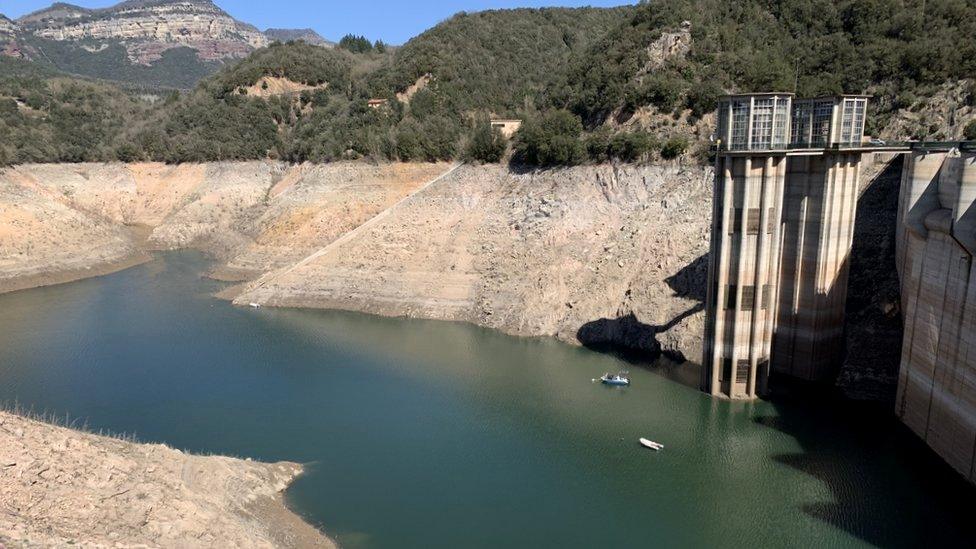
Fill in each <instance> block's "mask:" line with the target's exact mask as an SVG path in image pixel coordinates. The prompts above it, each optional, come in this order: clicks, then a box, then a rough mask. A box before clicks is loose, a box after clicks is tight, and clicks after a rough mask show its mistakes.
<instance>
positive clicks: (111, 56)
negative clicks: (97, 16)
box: [21, 34, 221, 89]
mask: <svg viewBox="0 0 976 549" xmlns="http://www.w3.org/2000/svg"><path fill="white" fill-rule="evenodd" d="M21 39H22V40H23V41H24V42H25V43H26V45H27V46H28V47H30V48H31V49H33V50H34V51H36V52H38V54H37V55H35V56H34V57H35V63H37V64H40V65H45V66H47V67H48V68H51V69H55V70H59V71H64V72H67V73H70V74H74V75H78V76H83V77H90V78H98V79H103V80H113V81H118V82H125V83H129V84H135V85H138V86H144V87H154V88H160V89H172V88H174V87H175V88H179V89H190V88H192V87H193V86H194V85H196V83H197V82H199V81H200V79H201V78H204V77H205V76H207V75H210V74H213V73H214V72H215V71H216V70H217V68H218V67H220V66H221V64H220V63H219V62H216V61H203V60H201V59H200V58H199V57H198V56H197V52H196V50H193V49H191V48H187V47H177V48H172V49H168V50H166V51H164V52H163V53H162V54H161V58H160V59H158V60H156V61H154V62H153V63H152V65H140V64H134V63H132V62H131V61H129V58H128V53H127V52H126V50H125V46H123V45H122V44H121V43H120V42H109V43H106V44H107V45H108V47H107V48H105V49H99V48H101V47H102V44H103V43H104V41H95V40H86V41H82V42H81V43H80V44H79V43H78V42H67V41H65V42H59V41H57V40H47V39H44V38H38V37H36V36H34V35H31V34H24V35H23V36H22V37H21ZM79 46H87V47H89V48H90V49H91V50H93V51H88V50H86V49H84V48H83V47H79Z"/></svg>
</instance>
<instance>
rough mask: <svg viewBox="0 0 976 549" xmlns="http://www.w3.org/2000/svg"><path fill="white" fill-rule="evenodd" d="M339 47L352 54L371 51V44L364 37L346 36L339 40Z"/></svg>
mask: <svg viewBox="0 0 976 549" xmlns="http://www.w3.org/2000/svg"><path fill="white" fill-rule="evenodd" d="M339 47H340V48H342V49H345V50H349V51H351V52H353V53H368V52H371V51H373V43H372V42H370V41H369V39H368V38H366V37H365V36H358V35H355V34H347V35H345V36H343V37H342V39H340V40H339Z"/></svg>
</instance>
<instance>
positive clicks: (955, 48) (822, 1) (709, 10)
mask: <svg viewBox="0 0 976 549" xmlns="http://www.w3.org/2000/svg"><path fill="white" fill-rule="evenodd" d="M974 32H976V4H974V3H973V2H968V1H946V2H924V1H903V0H875V1H872V2H863V1H856V0H833V1H829V0H794V1H791V2H781V1H776V0H744V1H741V2H734V3H733V2H726V1H723V0H656V1H654V2H642V3H641V4H640V5H639V6H638V7H637V8H636V10H635V13H634V14H633V17H632V18H631V19H630V20H629V21H628V22H627V23H625V24H623V25H621V26H620V27H618V28H617V29H615V30H614V31H613V32H611V33H608V34H607V35H605V36H604V37H603V38H602V39H601V40H599V41H598V42H597V43H596V44H594V45H593V46H592V47H591V48H589V49H588V51H586V52H585V53H584V54H583V55H580V56H578V57H577V58H575V59H574V60H573V62H572V63H571V67H570V69H569V70H568V71H566V72H565V73H564V74H563V75H562V79H561V81H560V84H559V85H555V86H553V87H552V88H551V94H550V98H549V99H550V105H552V106H557V107H564V108H569V109H571V110H572V111H573V112H574V113H576V114H578V115H579V116H580V117H581V118H582V119H583V120H584V121H585V122H586V123H587V124H588V125H589V126H591V127H594V126H598V125H601V124H604V123H606V122H608V121H609V122H621V121H627V120H629V119H630V117H631V116H633V115H634V114H638V115H639V114H642V113H641V111H644V113H643V114H646V111H647V110H648V109H649V108H650V109H651V110H652V111H653V112H656V113H662V114H671V113H681V112H682V111H684V110H686V109H687V110H689V111H690V112H691V113H692V114H693V115H695V116H700V115H702V114H704V113H707V112H710V111H711V110H712V109H713V108H714V104H715V98H716V97H717V96H718V95H720V94H721V93H724V92H727V91H752V90H783V91H795V92H796V93H797V94H798V95H800V96H805V97H812V96H818V95H827V94H837V93H870V94H873V95H874V96H875V100H874V101H873V102H872V107H873V112H872V113H870V116H869V118H868V120H869V126H868V128H867V132H868V133H869V134H875V135H878V134H880V135H884V136H886V137H888V138H901V139H905V138H915V139H951V138H959V137H961V129H962V127H963V125H964V124H965V122H966V121H967V120H968V119H971V116H970V118H968V119H967V118H966V117H965V116H962V117H960V119H959V120H943V122H944V123H942V124H933V123H929V121H928V120H926V119H925V117H919V118H920V119H918V120H916V121H915V122H916V123H914V124H908V125H905V124H903V125H901V126H899V127H898V128H897V129H892V130H890V131H889V129H888V126H889V124H891V123H892V122H893V120H895V119H897V118H899V116H900V115H901V114H902V113H903V111H905V110H910V111H913V112H915V111H920V110H925V109H926V108H927V107H929V106H930V104H929V103H930V102H929V101H928V100H929V99H930V98H934V96H936V95H939V89H940V88H941V87H943V86H945V85H946V84H948V85H950V87H962V88H963V93H962V94H959V97H956V98H954V99H955V100H956V101H955V102H953V100H952V99H953V98H942V99H935V100H936V101H937V102H941V105H940V108H941V109H942V110H945V109H948V110H950V111H957V110H959V109H960V108H963V109H965V107H967V106H971V105H972V104H973V103H976V86H974V85H973V81H972V80H971V79H972V78H973V75H976V41H973V40H970V39H968V37H971V36H973V34H974ZM663 36H672V37H674V40H673V41H672V42H668V43H667V44H666V45H673V44H674V42H677V43H678V44H677V45H678V46H679V47H678V48H676V49H675V51H674V52H672V53H675V54H674V55H667V53H668V52H666V51H662V49H661V48H662V46H663V45H665V44H662V43H661V41H660V38H658V37H663ZM943 95H946V94H943ZM969 112H970V111H969V110H964V111H963V112H962V113H961V114H967V113H969ZM648 118H649V119H651V120H653V117H648ZM675 118H679V115H678V114H676V115H675ZM944 118H952V117H944Z"/></svg>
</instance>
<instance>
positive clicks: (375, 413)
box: [0, 252, 976, 548]
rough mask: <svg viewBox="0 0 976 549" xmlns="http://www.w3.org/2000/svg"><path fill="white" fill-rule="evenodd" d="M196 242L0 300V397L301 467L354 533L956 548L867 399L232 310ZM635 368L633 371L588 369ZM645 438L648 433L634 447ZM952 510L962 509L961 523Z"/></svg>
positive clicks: (425, 542) (899, 435)
mask: <svg viewBox="0 0 976 549" xmlns="http://www.w3.org/2000/svg"><path fill="white" fill-rule="evenodd" d="M208 266H209V264H208V262H207V261H206V259H205V258H204V257H203V256H201V255H199V254H196V253H191V252H174V253H165V254H159V255H158V256H157V259H156V260H155V261H153V262H151V263H148V264H144V265H141V266H139V267H135V268H132V269H129V270H127V271H124V272H120V273H116V274H113V275H109V276H105V277H100V278H95V279H89V280H83V281H79V282H74V283H71V284H65V285H61V286H54V287H48V288H37V289H33V290H27V291H22V292H16V293H12V294H6V295H0V400H2V401H3V402H5V403H7V404H8V405H12V404H13V403H14V402H17V403H19V404H20V405H21V406H24V407H28V408H33V409H34V410H35V411H47V412H52V413H56V414H59V415H60V416H62V417H64V416H66V415H67V416H69V418H70V419H69V421H73V420H74V418H78V419H77V421H78V422H85V423H87V426H88V427H89V428H90V429H92V430H96V431H97V430H99V429H105V430H110V431H113V432H116V433H130V434H135V435H136V436H137V438H138V439H139V440H141V441H144V442H165V443H166V444H168V445H170V446H173V447H177V448H181V449H185V450H189V451H192V452H199V453H217V454H229V455H234V456H241V457H251V458H254V459H260V460H265V461H278V460H289V461H296V462H301V463H305V464H307V466H308V473H307V475H305V476H304V477H302V478H300V479H299V480H298V481H297V482H296V483H295V484H294V485H293V486H292V487H291V488H290V489H289V490H288V492H287V494H286V499H287V502H288V504H289V506H290V507H291V508H292V509H294V510H295V511H296V512H298V513H299V514H301V515H302V516H304V517H305V518H306V519H307V520H308V521H310V522H312V523H313V524H316V525H318V526H321V527H322V528H323V529H324V530H325V531H326V532H327V533H328V534H329V535H331V536H333V537H334V538H336V539H337V540H338V541H339V543H340V544H341V545H343V546H344V547H350V548H360V547H362V548H387V547H398V548H399V547H407V548H413V547H499V546H502V547H509V548H513V547H649V546H672V547H673V546H682V547H714V546H731V547H753V546H757V545H764V546H777V547H785V546H828V547H858V546H865V547H867V546H885V547H898V546H918V545H921V544H926V545H929V546H940V547H941V546H963V545H965V544H964V540H967V539H968V540H970V541H971V539H972V537H971V536H972V533H973V531H972V529H973V524H972V520H971V519H972V516H971V515H972V510H973V508H974V506H976V499H974V491H973V490H972V489H971V488H970V487H969V486H968V485H967V484H966V483H965V481H964V480H963V479H962V478H961V477H959V476H958V475H956V474H955V473H954V472H952V471H951V470H949V468H948V467H947V466H946V465H944V464H943V463H942V462H941V461H940V460H939V459H938V458H937V457H935V456H934V454H932V453H931V452H930V451H928V450H927V449H926V448H925V446H924V444H923V443H922V442H921V441H919V440H918V439H916V438H915V437H914V436H912V435H911V434H910V433H909V432H908V430H907V429H905V428H904V427H903V426H901V425H900V424H899V423H898V422H897V421H896V420H895V419H894V418H893V416H892V415H891V414H890V413H887V410H886V408H885V407H884V406H877V405H855V404H851V403H845V402H842V401H836V402H831V401H829V400H823V399H817V400H814V399H811V402H809V403H807V402H806V401H805V399H803V398H802V397H799V396H798V397H796V398H793V399H784V400H783V401H772V402H767V401H757V402H751V403H748V402H746V403H744V402H729V401H724V400H717V399H713V398H710V397H708V396H707V395H705V394H703V393H701V392H699V391H698V390H697V389H696V388H694V387H691V386H689V385H688V384H686V383H681V382H679V381H676V379H678V378H690V379H697V374H695V373H694V372H693V371H691V374H692V375H688V374H689V371H690V369H692V368H694V366H692V365H680V366H677V365H673V364H666V363H663V362H659V363H657V364H650V365H639V364H631V363H627V362H624V361H623V360H621V359H620V358H617V357H615V356H612V355H609V354H605V353H599V352H596V351H592V350H588V349H584V348H576V347H572V346H569V345H565V344H562V343H559V342H556V341H553V340H548V339H520V338H515V337H510V336H506V335H503V334H500V333H497V332H493V331H490V330H486V329H482V328H479V327H475V326H470V325H465V324H456V323H447V322H436V321H423V320H408V319H389V318H379V317H373V316H367V315H362V314H357V313H347V312H333V311H311V310H276V309H270V308H263V309H250V308H246V309H242V308H235V307H233V306H231V305H230V304H229V303H227V302H224V301H220V300H217V299H215V298H213V297H212V294H213V293H214V292H216V291H218V290H220V289H221V288H222V287H223V284H221V283H218V282H214V281H211V280H208V279H206V278H203V276H202V274H203V273H204V272H205V271H206V269H207V268H208ZM622 369H626V370H629V371H630V375H631V379H632V382H633V384H632V386H631V387H628V388H611V387H605V386H602V385H600V384H598V383H593V382H592V381H591V380H592V379H593V378H596V377H598V376H599V375H601V374H602V373H604V372H607V371H617V370H622ZM639 437H648V438H651V439H653V440H657V441H659V442H662V443H664V444H665V446H666V448H665V450H663V451H661V452H657V453H655V452H651V451H649V450H646V449H644V448H641V447H640V446H639V445H638V442H637V439H638V438H639ZM967 515H968V516H967Z"/></svg>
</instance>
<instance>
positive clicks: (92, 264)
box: [0, 162, 446, 291]
mask: <svg viewBox="0 0 976 549" xmlns="http://www.w3.org/2000/svg"><path fill="white" fill-rule="evenodd" d="M445 170H446V165H445V164H389V165H382V166H371V165H367V164H342V163H339V164H330V165H324V166H308V165H299V166H286V165H283V164H278V163H274V162H241V163H218V164H186V165H181V166H168V165H164V164H130V165H123V164H73V165H53V164H38V165H28V166H19V167H16V168H8V169H6V170H3V171H0V291H4V290H8V291H9V290H12V289H17V288H22V287H28V286H36V285H42V284H47V283H56V282H63V281H65V280H71V279H74V278H78V277H79V276H84V275H85V273H89V275H95V274H101V273H104V272H106V271H110V270H113V269H116V268H120V267H124V266H127V265H129V264H131V262H133V261H138V260H140V259H143V258H144V257H145V255H144V252H143V251H142V250H143V248H149V249H173V248H186V247H193V248H198V249H202V250H204V251H207V252H209V253H211V254H213V255H214V256H216V257H218V258H220V259H223V260H226V261H227V262H228V263H227V266H226V267H225V268H222V269H221V271H222V273H223V275H224V276H232V277H234V278H241V277H248V276H255V275H258V274H261V273H264V272H266V271H268V270H270V269H273V268H277V267H280V266H282V265H285V264H288V263H289V262H290V261H295V260H297V259H300V258H301V257H304V256H305V255H307V254H308V253H311V252H312V251H314V250H315V249H317V248H319V247H321V246H324V245H326V244H327V243H329V242H331V240H333V239H335V238H336V237H337V236H339V235H341V234H342V233H344V232H345V231H348V230H349V229H350V228H352V227H354V226H356V225H358V224H359V223H362V222H363V221H364V220H366V219H368V218H370V217H372V216H373V215H375V214H376V213H377V212H379V211H381V210H383V209H384V208H386V207H388V206H389V205H391V204H393V203H394V202H396V201H397V200H399V199H400V198H402V197H403V196H404V195H406V194H407V193H409V192H411V191H412V190H413V189H415V188H417V187H419V186H420V185H421V184H422V183H424V182H425V181H427V180H429V179H432V178H433V177H436V176H437V175H438V174H440V173H442V172H443V171H445ZM131 227H138V228H139V229H140V230H138V231H135V232H136V233H137V234H133V231H132V230H130V228H131ZM143 240H145V242H146V244H145V245H144V246H143V245H141V243H142V241H143Z"/></svg>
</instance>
